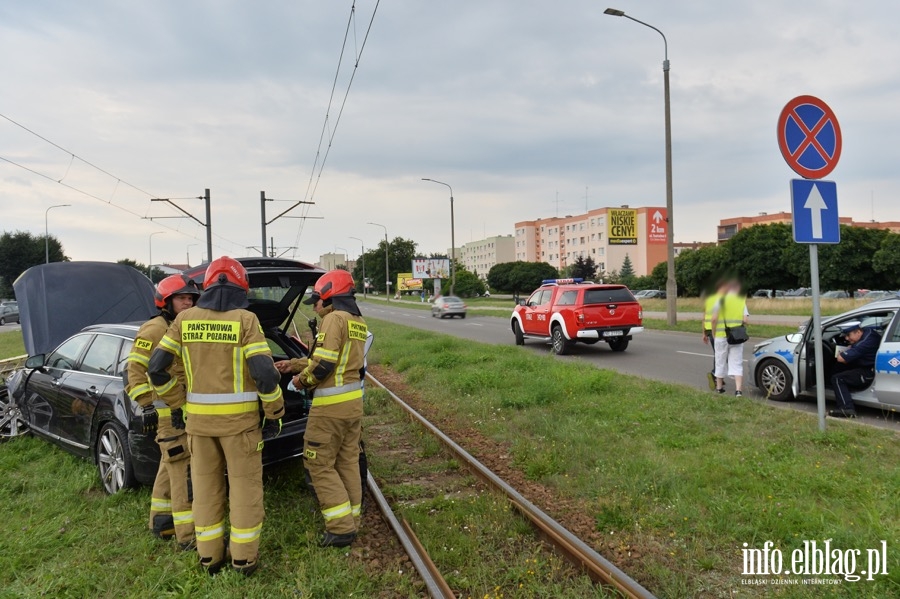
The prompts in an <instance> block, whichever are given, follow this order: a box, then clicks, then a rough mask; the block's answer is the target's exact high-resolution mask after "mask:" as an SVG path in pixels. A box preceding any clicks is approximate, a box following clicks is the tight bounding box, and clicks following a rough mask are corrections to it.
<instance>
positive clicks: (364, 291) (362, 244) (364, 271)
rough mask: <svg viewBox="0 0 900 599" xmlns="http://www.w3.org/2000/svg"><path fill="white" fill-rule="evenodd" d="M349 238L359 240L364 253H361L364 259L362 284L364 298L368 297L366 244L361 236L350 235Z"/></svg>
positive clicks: (360, 256)
mask: <svg viewBox="0 0 900 599" xmlns="http://www.w3.org/2000/svg"><path fill="white" fill-rule="evenodd" d="M348 239H355V240H356V241H358V242H359V247H361V248H362V250H361V251H362V253H361V254H360V255H359V258H360V260H362V278H363V280H362V284H363V299H365V297H366V244H365V242H363V240H362V239H360V238H359V237H348Z"/></svg>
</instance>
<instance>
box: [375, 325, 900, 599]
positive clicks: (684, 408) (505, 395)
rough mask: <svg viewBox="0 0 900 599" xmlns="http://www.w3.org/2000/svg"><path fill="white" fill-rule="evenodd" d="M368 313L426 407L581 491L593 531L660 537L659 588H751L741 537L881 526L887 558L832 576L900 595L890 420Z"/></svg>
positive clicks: (835, 535)
mask: <svg viewBox="0 0 900 599" xmlns="http://www.w3.org/2000/svg"><path fill="white" fill-rule="evenodd" d="M369 322H370V326H371V327H372V328H373V329H375V330H377V331H378V343H376V344H375V345H374V346H373V355H372V357H371V360H373V361H375V362H380V363H381V364H384V365H386V366H390V367H392V368H394V369H396V370H399V371H400V372H402V373H403V374H404V375H405V376H406V377H407V381H408V382H409V383H411V384H414V385H415V387H416V388H417V390H418V391H419V393H420V394H421V395H422V396H423V399H424V400H425V401H427V402H428V403H429V404H430V405H431V407H432V408H433V409H435V410H437V411H438V412H439V413H441V415H442V416H444V417H446V418H449V419H452V420H453V421H455V422H456V423H457V424H458V425H459V426H475V427H476V428H477V429H478V430H479V431H481V432H482V433H483V434H485V435H488V436H490V437H491V438H493V439H495V440H496V441H497V443H498V446H500V447H504V446H505V447H509V450H510V451H511V452H512V455H513V456H514V459H515V463H516V464H517V466H518V467H519V468H520V469H521V470H522V471H523V472H525V473H527V474H528V476H529V477H530V478H532V479H533V480H534V481H536V482H539V483H541V484H544V485H548V486H551V487H555V488H557V489H559V491H560V492H561V493H563V494H564V495H566V496H569V497H573V498H577V499H578V500H580V501H582V502H584V505H585V506H587V509H589V511H590V512H591V513H592V514H593V517H594V520H595V522H596V528H597V531H598V532H599V533H601V534H603V535H605V536H607V537H611V538H615V539H617V540H618V541H619V542H621V543H623V544H624V545H627V546H639V547H642V548H646V547H651V548H656V550H655V551H650V552H648V553H647V554H646V555H644V556H643V557H642V559H641V563H640V569H641V572H640V574H639V576H638V578H640V580H641V581H642V582H643V583H644V584H645V585H646V586H648V588H650V589H651V590H653V591H654V592H655V593H656V594H657V595H658V596H660V597H695V596H702V595H704V594H705V593H706V592H707V591H704V589H705V588H707V587H708V585H710V584H712V585H713V587H715V589H716V595H719V596H724V595H725V594H727V593H726V591H727V590H730V591H738V592H740V593H742V594H743V593H747V592H748V590H747V588H746V587H742V586H741V584H740V579H741V576H740V573H741V567H742V561H741V559H742V558H741V547H742V544H743V543H748V544H749V546H750V547H761V546H762V543H764V542H765V541H767V540H771V541H773V542H774V543H776V545H777V546H778V547H779V548H781V549H782V550H783V551H784V553H785V554H787V555H790V551H791V550H793V549H795V548H797V547H800V546H801V545H802V541H803V540H817V541H818V542H819V543H820V544H821V543H822V542H824V540H825V539H832V544H833V546H836V547H841V548H844V549H850V548H856V549H862V550H865V549H868V548H876V547H879V546H880V541H881V540H883V539H884V540H887V542H888V552H889V560H890V564H892V568H889V572H890V575H889V576H887V577H884V576H882V577H879V578H878V579H877V580H876V581H874V582H858V583H854V584H850V583H845V584H844V585H842V586H840V587H837V588H834V587H830V588H829V591H831V590H834V591H835V593H837V594H836V595H835V596H848V597H851V596H852V597H888V596H900V570H898V569H897V568H896V566H895V565H896V564H897V563H898V558H900V550H898V547H897V545H896V540H897V539H900V491H898V489H900V469H898V468H897V467H896V464H897V463H898V462H900V446H898V443H897V435H896V434H895V433H893V432H889V431H883V430H878V429H872V428H869V427H865V426H857V425H854V424H853V423H845V422H829V430H828V431H827V432H826V433H825V434H821V433H819V432H818V430H817V425H816V421H815V418H814V416H811V415H808V414H804V413H798V412H794V411H790V410H779V409H773V408H769V407H766V406H765V405H762V404H759V403H756V402H752V401H748V400H746V399H740V398H731V397H726V398H722V397H714V396H712V395H710V394H707V393H702V392H698V391H694V390H692V389H689V388H686V387H681V386H675V385H669V384H664V383H660V382H655V381H650V380H646V379H639V378H636V377H631V376H626V375H622V374H619V373H616V372H613V371H606V370H598V369H594V368H591V367H588V366H585V365H583V364H578V363H569V362H562V361H560V360H556V359H553V358H551V357H543V356H535V355H532V354H528V353H526V352H522V351H521V350H520V349H519V348H515V347H513V346H501V347H496V346H485V345H479V344H473V343H472V342H470V341H462V340H457V339H453V338H450V337H447V336H442V335H437V334H430V333H426V332H423V331H420V330H415V329H410V328H406V327H402V326H399V325H392V324H389V323H386V322H381V321H376V320H374V319H370V321H369ZM476 457H477V456H476ZM863 554H865V551H863ZM768 590H770V591H773V592H774V591H775V590H778V591H779V592H782V593H784V595H783V596H791V597H817V596H821V592H822V588H821V587H809V586H805V587H804V586H799V587H785V588H783V589H775V588H774V587H769V588H768ZM710 596H712V595H710Z"/></svg>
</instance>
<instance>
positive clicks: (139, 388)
mask: <svg viewBox="0 0 900 599" xmlns="http://www.w3.org/2000/svg"><path fill="white" fill-rule="evenodd" d="M150 391H152V389H151V388H150V383H141V384H140V385H135V386H134V387H133V388H132V389H131V391H129V392H128V397H130V398H131V399H132V400H133V401H137V400H138V397H140V396H141V395H144V394H146V393H150Z"/></svg>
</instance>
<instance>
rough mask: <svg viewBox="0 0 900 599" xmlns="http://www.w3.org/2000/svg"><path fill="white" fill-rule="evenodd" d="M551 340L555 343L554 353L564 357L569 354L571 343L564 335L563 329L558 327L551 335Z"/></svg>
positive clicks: (555, 327)
mask: <svg viewBox="0 0 900 599" xmlns="http://www.w3.org/2000/svg"><path fill="white" fill-rule="evenodd" d="M550 339H551V341H552V342H553V353H555V354H556V355H557V356H564V355H566V354H567V353H569V348H570V347H571V342H570V341H569V340H568V339H566V336H565V335H563V332H562V327H560V326H559V325H556V326H554V327H553V331H552V332H551V333H550Z"/></svg>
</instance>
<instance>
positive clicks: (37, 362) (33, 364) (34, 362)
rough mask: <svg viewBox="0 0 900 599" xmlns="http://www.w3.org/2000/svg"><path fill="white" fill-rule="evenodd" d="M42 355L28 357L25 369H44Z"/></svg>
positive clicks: (43, 357)
mask: <svg viewBox="0 0 900 599" xmlns="http://www.w3.org/2000/svg"><path fill="white" fill-rule="evenodd" d="M44 359H45V356H44V354H38V355H36V356H28V359H27V360H25V368H30V369H31V370H34V369H36V368H43V367H44Z"/></svg>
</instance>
